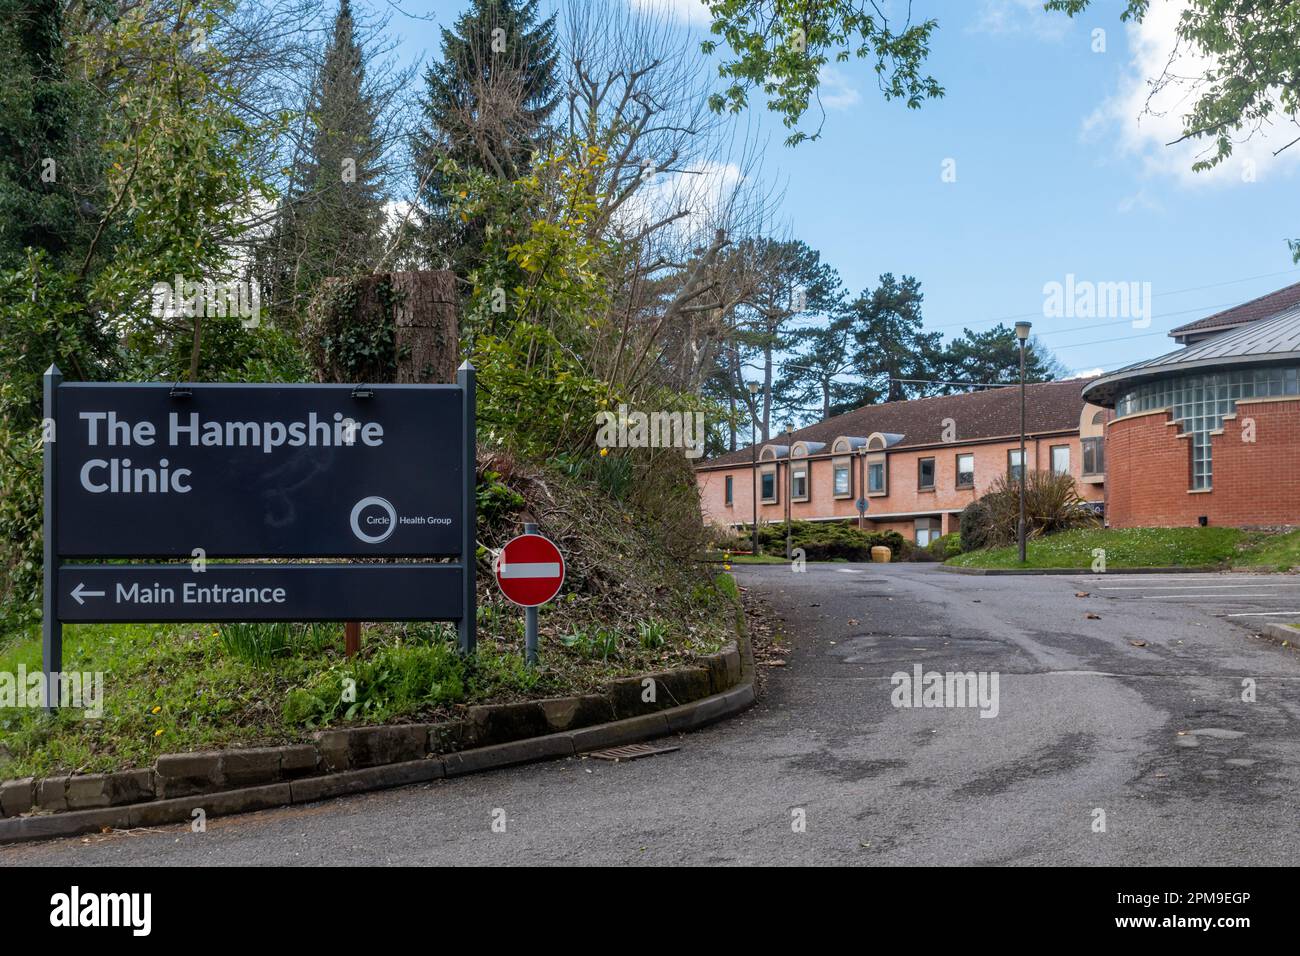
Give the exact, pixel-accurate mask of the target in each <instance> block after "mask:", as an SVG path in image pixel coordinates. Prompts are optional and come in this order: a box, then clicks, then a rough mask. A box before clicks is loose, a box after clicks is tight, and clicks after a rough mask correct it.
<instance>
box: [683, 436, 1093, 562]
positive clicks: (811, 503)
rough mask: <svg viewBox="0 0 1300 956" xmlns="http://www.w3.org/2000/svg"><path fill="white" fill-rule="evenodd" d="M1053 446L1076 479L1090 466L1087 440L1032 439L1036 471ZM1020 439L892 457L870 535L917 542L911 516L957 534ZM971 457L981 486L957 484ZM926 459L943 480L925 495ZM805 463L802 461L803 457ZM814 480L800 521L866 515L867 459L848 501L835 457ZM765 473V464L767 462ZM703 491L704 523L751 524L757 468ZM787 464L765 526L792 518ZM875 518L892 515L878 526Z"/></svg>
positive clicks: (711, 481) (795, 508)
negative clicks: (960, 466) (862, 504)
mask: <svg viewBox="0 0 1300 956" xmlns="http://www.w3.org/2000/svg"><path fill="white" fill-rule="evenodd" d="M1053 445H1069V446H1070V471H1071V473H1072V474H1074V475H1075V476H1076V477H1077V476H1078V475H1079V474H1080V472H1081V470H1082V468H1083V451H1082V449H1081V447H1080V444H1079V436H1078V435H1077V434H1075V435H1065V436H1061V437H1056V438H1031V439H1029V441H1028V443H1027V444H1026V446H1025V456H1026V457H1027V458H1028V459H1029V467H1030V469H1039V470H1047V469H1048V468H1050V467H1051V451H1050V449H1051V447H1052V446H1053ZM1019 447H1020V442H1019V439H1017V440H1015V441H1007V442H994V443H990V444H983V445H957V444H953V445H942V446H939V447H937V448H929V449H922V450H910V449H909V450H907V451H895V452H890V453H889V455H888V462H889V476H888V494H885V495H868V496H867V500H868V501H869V502H870V503H871V507H870V509H869V510H868V512H867V519H868V520H867V527H868V529H869V530H886V529H889V528H893V529H895V530H897V531H899V532H900V533H902V534H903V535H904V536H905V537H907V538H908V539H909V540H910V539H911V538H912V537H913V524H912V519H911V517H910V516H912V515H920V514H925V513H937V512H944V514H943V516H942V520H943V530H944V532H945V533H946V532H948V531H956V530H957V521H956V515H955V514H954V515H951V516H949V515H948V514H947V512H956V511H960V510H961V509H962V508H964V507H966V505H967V504H969V503H970V502H971V501H973V500H974V499H975V498H977V497H979V496H980V495H982V494H984V493H985V492H986V491H988V490H989V488H990V487H991V486H992V484H993V481H994V479H995V478H996V477H997V476H998V475H1001V474H1003V473H1005V471H1006V468H1007V452H1008V451H1009V450H1011V449H1013V448H1014V449H1019ZM965 453H971V454H974V455H975V488H974V489H961V488H957V487H956V481H957V455H958V454H965ZM921 458H933V459H934V460H935V461H934V464H935V482H934V490H933V491H921V490H919V489H918V488H917V486H916V474H917V462H918V461H919V460H920V459H921ZM796 460H798V459H796ZM810 463H811V468H812V480H811V482H810V490H811V494H810V496H809V500H808V501H796V502H794V503H793V505H792V510H791V516H792V517H794V518H795V519H807V518H832V517H842V518H854V519H856V518H857V515H858V512H857V509H856V508H855V507H854V502H855V501H856V500H857V497H858V495H859V493H860V490H861V489H860V484H861V481H860V478H861V472H860V470H859V469H860V467H861V465H860V462H859V461H858V457H857V456H856V455H854V456H851V465H852V476H853V493H852V494H851V495H850V496H849V497H847V498H836V497H835V496H834V489H833V482H834V473H833V471H832V466H831V459H830V458H829V457H825V458H813V459H810ZM760 468H761V463H760ZM727 475H731V476H732V477H733V480H734V483H735V484H734V502H733V504H732V505H731V506H730V507H727V505H726V504H725V501H724V487H725V483H726V482H725V476H727ZM696 480H697V481H698V483H699V487H700V504H701V508H702V509H703V512H704V520H705V522H707V523H709V524H720V525H729V524H748V523H749V522H750V521H752V520H753V495H752V493H751V489H752V487H753V485H752V481H753V479H752V478H751V471H750V466H749V465H742V466H739V467H736V468H729V469H725V470H718V471H699V472H696ZM787 481H788V479H787V474H786V463H785V462H784V461H782V462H781V469H780V483H779V484H780V495H781V500H780V501H779V502H778V503H777V504H761V503H760V504H759V515H758V516H759V520H760V521H784V520H785V494H786V491H787V490H788V485H787ZM1078 487H1079V494H1081V495H1082V496H1083V497H1085V498H1087V499H1088V500H1090V501H1100V500H1101V498H1102V495H1103V491H1102V487H1101V486H1100V485H1093V484H1084V483H1079V486H1078ZM875 515H881V516H883V515H890V516H891V517H887V518H886V517H881V518H880V519H879V520H878V521H873V520H872V517H873V516H875Z"/></svg>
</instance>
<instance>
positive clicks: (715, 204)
mask: <svg viewBox="0 0 1300 956" xmlns="http://www.w3.org/2000/svg"><path fill="white" fill-rule="evenodd" d="M744 178H745V177H744V174H742V173H741V171H740V167H739V166H737V165H736V164H735V163H720V162H704V163H698V164H696V165H694V166H692V168H691V171H690V172H681V173H658V174H655V175H654V177H653V178H652V179H651V180H650V181H649V182H647V183H646V184H645V185H644V186H642V187H641V188H640V189H638V190H637V191H636V192H635V193H633V194H632V196H631V197H630V198H629V199H628V201H627V202H626V203H624V204H623V206H622V208H621V209H620V210H619V213H618V217H617V218H618V224H619V225H620V226H621V227H622V228H623V229H625V230H626V231H628V232H629V233H633V232H637V231H639V230H640V229H643V228H645V227H647V226H649V225H652V224H654V223H656V222H658V221H659V220H661V219H663V218H666V217H668V216H671V215H674V214H676V213H677V212H679V211H682V210H685V211H686V212H687V215H685V216H683V217H682V218H680V219H678V220H676V221H675V222H674V223H673V226H672V228H673V229H674V230H675V231H677V232H678V233H680V234H685V235H690V234H693V233H695V232H697V231H699V230H701V229H703V228H705V227H707V226H708V224H709V223H710V222H712V221H714V220H716V219H717V218H718V217H719V214H720V210H721V209H722V208H723V207H724V206H725V205H726V203H727V200H728V199H729V198H730V197H731V196H732V194H733V193H734V192H735V189H736V187H737V186H739V185H740V183H741V182H742V181H743V180H744Z"/></svg>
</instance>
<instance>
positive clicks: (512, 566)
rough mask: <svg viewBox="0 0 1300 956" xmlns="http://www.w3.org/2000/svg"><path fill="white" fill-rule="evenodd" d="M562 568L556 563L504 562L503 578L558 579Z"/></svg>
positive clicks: (502, 563) (502, 566) (502, 568)
mask: <svg viewBox="0 0 1300 956" xmlns="http://www.w3.org/2000/svg"><path fill="white" fill-rule="evenodd" d="M559 576H560V566H559V564H557V563H556V562H554V561H543V562H527V561H520V562H517V563H516V562H514V561H502V562H501V577H503V578H558V577H559Z"/></svg>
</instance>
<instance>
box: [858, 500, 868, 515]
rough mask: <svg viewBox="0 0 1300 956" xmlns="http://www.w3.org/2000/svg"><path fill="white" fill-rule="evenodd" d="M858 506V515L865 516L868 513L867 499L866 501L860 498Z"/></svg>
mask: <svg viewBox="0 0 1300 956" xmlns="http://www.w3.org/2000/svg"><path fill="white" fill-rule="evenodd" d="M857 506H858V514H860V515H864V514H866V513H867V499H866V498H859V499H858V500H857Z"/></svg>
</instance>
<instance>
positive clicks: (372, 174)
mask: <svg viewBox="0 0 1300 956" xmlns="http://www.w3.org/2000/svg"><path fill="white" fill-rule="evenodd" d="M308 115H309V122H310V132H309V134H308V137H307V151H306V155H305V156H303V157H302V159H300V160H299V161H298V162H297V163H296V164H295V168H294V174H293V181H292V182H291V184H290V186H289V188H288V190H287V191H286V195H285V197H284V200H283V202H282V204H281V209H280V215H279V217H278V219H277V222H276V226H275V228H274V230H273V232H272V234H271V236H270V237H269V239H268V241H267V242H266V243H264V244H263V247H262V249H261V251H260V259H261V267H260V269H259V272H260V274H261V277H262V282H263V294H264V296H265V297H266V298H268V299H269V300H270V303H271V307H272V310H273V314H275V315H277V316H280V317H284V318H288V319H289V320H290V322H292V323H293V324H297V323H298V322H300V321H301V318H302V315H303V313H304V311H305V308H306V305H307V303H308V302H309V301H310V299H311V297H312V295H313V294H314V293H315V292H316V290H317V289H318V288H319V286H320V284H321V282H322V281H323V280H324V279H326V278H328V277H331V276H349V275H356V274H358V273H364V272H368V271H369V270H370V269H371V268H372V267H373V266H374V264H375V262H376V260H377V258H378V255H379V249H380V238H381V233H382V230H383V225H384V199H385V193H384V185H385V184H384V175H383V148H382V144H381V141H380V138H379V136H378V134H377V133H376V121H377V110H376V108H375V104H374V100H373V98H372V97H371V96H370V95H368V94H367V92H366V58H365V55H364V52H363V50H362V48H361V44H360V42H359V41H358V39H357V35H356V24H355V22H354V20H353V17H352V9H351V4H350V3H349V0H340V3H339V11H338V14H337V16H336V17H335V20H334V31H333V36H332V38H331V40H330V44H329V46H328V47H327V48H326V51H325V57H324V61H323V62H322V65H321V69H320V74H319V76H318V78H317V81H316V83H315V91H314V94H313V97H312V102H311V105H310V109H309V113H308Z"/></svg>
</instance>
